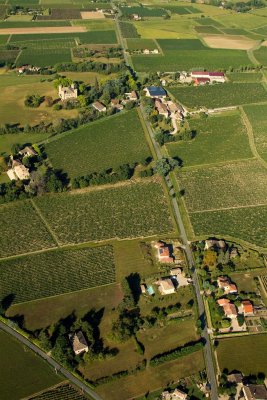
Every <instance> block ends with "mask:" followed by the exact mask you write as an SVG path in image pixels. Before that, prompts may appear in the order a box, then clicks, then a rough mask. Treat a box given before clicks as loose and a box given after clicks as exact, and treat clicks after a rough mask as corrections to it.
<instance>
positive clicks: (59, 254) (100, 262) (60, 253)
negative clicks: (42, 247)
mask: <svg viewBox="0 0 267 400" xmlns="http://www.w3.org/2000/svg"><path fill="white" fill-rule="evenodd" d="M0 280H1V289H0V297H1V299H3V298H4V297H5V296H8V295H12V296H14V301H13V302H14V303H20V302H25V301H30V300H35V299H40V298H43V297H50V296H55V295H60V294H63V293H69V292H73V291H77V290H82V289H88V288H91V287H95V286H102V285H106V284H110V283H113V282H115V264H114V259H113V249H112V247H111V246H102V247H95V248H86V249H75V250H56V251H49V252H44V253H40V254H36V255H31V256H24V257H20V258H17V259H11V260H8V261H3V262H2V263H0Z"/></svg>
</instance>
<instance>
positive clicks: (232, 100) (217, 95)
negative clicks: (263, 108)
mask: <svg viewBox="0 0 267 400" xmlns="http://www.w3.org/2000/svg"><path fill="white" fill-rule="evenodd" d="M169 91H170V92H171V94H173V95H174V97H176V99H177V100H179V101H180V102H181V103H182V104H184V105H185V106H187V107H190V108H194V107H197V108H199V107H201V106H204V107H207V108H219V107H229V106H237V105H242V104H251V103H259V102H263V101H267V91H266V90H265V88H264V87H263V85H262V84H260V83H226V84H220V85H207V86H198V87H192V86H191V87H181V88H170V89H169Z"/></svg>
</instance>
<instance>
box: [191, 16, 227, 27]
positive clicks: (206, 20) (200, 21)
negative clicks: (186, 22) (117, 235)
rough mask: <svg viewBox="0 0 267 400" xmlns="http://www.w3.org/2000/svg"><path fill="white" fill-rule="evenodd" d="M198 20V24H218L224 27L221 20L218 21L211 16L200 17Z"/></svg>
mask: <svg viewBox="0 0 267 400" xmlns="http://www.w3.org/2000/svg"><path fill="white" fill-rule="evenodd" d="M196 21H197V23H198V24H200V25H203V26H210V25H211V26H216V27H217V28H220V27H223V25H222V24H221V23H220V22H218V21H216V20H215V19H213V18H210V17H205V18H198V19H197V20H196Z"/></svg>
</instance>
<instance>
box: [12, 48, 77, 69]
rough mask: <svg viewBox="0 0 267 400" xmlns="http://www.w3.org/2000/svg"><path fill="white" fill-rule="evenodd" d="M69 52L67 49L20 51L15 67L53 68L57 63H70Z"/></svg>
mask: <svg viewBox="0 0 267 400" xmlns="http://www.w3.org/2000/svg"><path fill="white" fill-rule="evenodd" d="M71 61H72V58H71V51H70V50H69V49H61V50H59V49H53V50H49V49H47V50H46V49H43V50H36V49H34V50H33V49H25V50H22V53H21V55H20V56H19V58H18V60H17V62H16V65H17V66H21V65H25V64H30V65H34V66H37V67H50V66H51V67H53V66H54V65H56V64H58V63H63V62H71Z"/></svg>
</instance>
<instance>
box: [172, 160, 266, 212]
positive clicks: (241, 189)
mask: <svg viewBox="0 0 267 400" xmlns="http://www.w3.org/2000/svg"><path fill="white" fill-rule="evenodd" d="M178 179H179V182H180V185H181V187H182V188H183V189H184V190H185V200H186V203H187V208H188V210H189V211H190V212H196V211H204V210H205V211H207V210H214V209H215V210H219V209H221V208H235V207H247V206H257V205H262V204H266V205H267V202H266V197H267V173H266V168H265V167H264V166H262V164H260V163H259V161H257V160H248V161H241V162H238V163H237V162H235V163H232V164H231V163H228V164H226V165H218V166H210V167H206V168H205V169H204V168H195V169H190V170H187V171H184V172H179V173H178Z"/></svg>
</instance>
